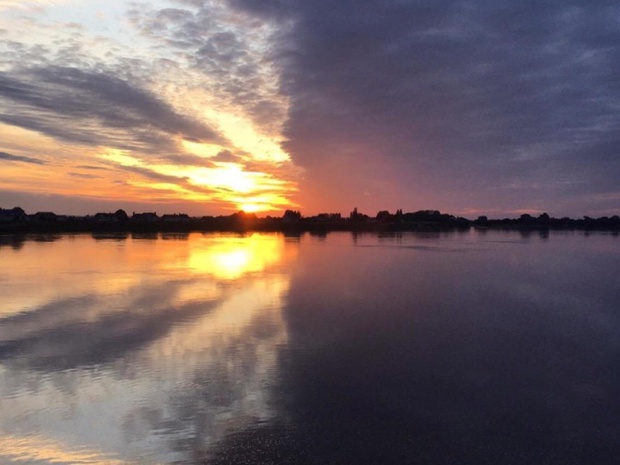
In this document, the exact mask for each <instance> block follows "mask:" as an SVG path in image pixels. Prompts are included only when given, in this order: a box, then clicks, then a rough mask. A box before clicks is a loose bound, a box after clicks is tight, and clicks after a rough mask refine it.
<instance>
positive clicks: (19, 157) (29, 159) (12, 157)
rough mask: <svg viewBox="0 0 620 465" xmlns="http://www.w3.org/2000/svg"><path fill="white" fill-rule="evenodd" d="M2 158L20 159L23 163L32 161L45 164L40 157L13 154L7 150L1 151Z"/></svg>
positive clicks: (0, 157) (0, 158) (0, 156)
mask: <svg viewBox="0 0 620 465" xmlns="http://www.w3.org/2000/svg"><path fill="white" fill-rule="evenodd" d="M0 160H8V161H18V162H22V163H32V164H34V165H44V164H45V162H44V161H43V160H39V159H38V158H32V157H23V156H21V155H11V154H10V153H6V152H0Z"/></svg>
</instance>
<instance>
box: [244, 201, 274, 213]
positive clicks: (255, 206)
mask: <svg viewBox="0 0 620 465" xmlns="http://www.w3.org/2000/svg"><path fill="white" fill-rule="evenodd" d="M238 207H239V209H240V210H243V211H244V212H246V213H257V212H262V211H266V210H269V207H268V206H267V205H262V204H259V203H240V204H239V205H238Z"/></svg>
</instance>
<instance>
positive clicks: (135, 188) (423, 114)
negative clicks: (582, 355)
mask: <svg viewBox="0 0 620 465" xmlns="http://www.w3.org/2000/svg"><path fill="white" fill-rule="evenodd" d="M326 8H327V6H326V5H323V3H322V2H301V3H299V2H278V1H273V2H271V1H255V0H235V1H231V0H222V1H219V0H218V1H206V0H205V1H203V0H196V1H193V0H192V1H189V0H153V1H150V2H147V3H136V2H130V1H126V0H119V1H114V2H108V3H106V4H103V3H101V2H97V1H95V0H0V12H1V13H2V14H1V15H0V169H2V174H3V176H1V177H0V204H1V205H0V208H12V207H14V206H21V207H23V208H24V209H25V210H26V211H28V213H35V212H36V211H49V210H56V211H57V213H60V214H78V215H84V214H93V213H95V212H97V211H115V210H117V209H119V208H122V209H124V210H126V211H138V212H139V211H156V212H157V213H158V214H160V215H161V214H165V213H178V212H184V213H188V214H189V215H191V216H205V215H206V216H219V215H227V214H230V213H231V212H236V211H238V210H240V209H243V210H245V211H248V212H256V213H261V214H269V215H278V216H281V215H282V214H283V213H284V211H285V210H286V209H291V208H293V209H299V210H300V211H302V212H303V214H304V215H308V216H312V215H315V214H318V213H322V212H340V213H343V214H345V215H346V213H347V212H349V211H351V210H352V209H353V208H356V207H357V208H358V209H359V211H360V212H364V213H365V214H369V215H376V213H377V212H378V211H382V210H386V209H387V210H389V211H395V210H396V209H404V210H405V211H416V210H421V209H437V210H440V211H444V212H449V213H451V214H454V215H468V217H470V218H471V217H472V216H473V215H477V214H479V215H491V216H493V217H501V216H514V215H515V214H516V213H515V212H519V211H532V212H549V214H551V215H555V216H557V217H562V216H576V217H581V216H583V215H586V214H587V215H590V216H600V215H605V216H613V215H615V214H617V213H618V211H617V205H618V202H620V190H619V189H618V183H617V179H618V177H619V176H620V168H619V167H620V164H618V163H617V160H618V156H617V149H616V147H617V146H618V143H617V142H618V141H617V131H615V128H617V127H618V124H619V122H620V118H619V116H618V112H617V110H616V109H617V108H618V105H619V104H620V103H619V102H620V93H619V92H618V89H617V86H616V85H615V82H616V80H617V76H616V74H617V73H615V72H614V70H615V68H614V66H615V63H617V62H618V48H619V47H618V43H619V41H618V37H617V36H618V30H620V22H619V20H618V17H617V14H616V12H615V10H614V9H613V8H612V7H610V6H607V5H603V4H601V5H598V4H596V5H594V4H593V5H589V6H587V7H586V6H581V5H579V6H574V5H572V3H571V4H560V3H557V4H553V5H550V6H549V8H548V9H546V8H542V7H541V10H540V11H539V10H538V7H537V6H536V5H534V4H531V5H530V4H521V3H519V2H516V1H512V0H511V1H509V2H508V3H507V4H505V5H504V4H502V6H500V7H498V8H496V9H495V8H488V6H486V5H484V4H469V3H467V2H452V3H451V2H448V3H445V2H439V3H437V4H433V6H432V7H430V6H429V9H428V11H427V9H426V7H423V5H422V4H420V3H419V2H415V1H413V2H404V3H403V2H400V1H395V0H387V1H384V2H380V1H371V2H370V3H367V4H366V3H365V4H364V6H363V7H362V6H360V5H358V4H357V3H356V2H353V1H352V0H351V1H349V0H346V1H345V3H343V4H342V6H341V7H339V8H338V9H337V10H336V11H332V12H331V14H330V15H326V11H325V9H326ZM517 17H518V18H519V21H513V19H514V18H517ZM425 18H426V19H425ZM507 18H511V19H507ZM532 18H536V21H535V22H532V21H531V19H532ZM506 24H510V25H511V26H510V27H508V28H506V27H505V25H506ZM369 27H371V29H372V34H369ZM511 28H512V29H511ZM24 31H27V34H25V33H24ZM490 37H492V38H494V39H493V40H491V41H490V40H489V38H490ZM559 38H561V39H559ZM263 216H264V215H263ZM471 219H474V218H471Z"/></svg>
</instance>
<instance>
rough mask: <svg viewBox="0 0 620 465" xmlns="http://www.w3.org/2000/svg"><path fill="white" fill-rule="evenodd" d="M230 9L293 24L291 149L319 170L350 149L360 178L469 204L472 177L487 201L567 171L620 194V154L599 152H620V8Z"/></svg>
mask: <svg viewBox="0 0 620 465" xmlns="http://www.w3.org/2000/svg"><path fill="white" fill-rule="evenodd" d="M231 3H232V4H233V5H234V6H236V7H238V8H242V9H244V10H245V11H247V12H249V13H251V14H258V15H260V16H261V17H265V16H267V17H272V18H273V19H274V20H275V21H277V20H280V19H282V18H285V19H286V21H283V22H282V24H283V25H284V24H290V25H292V27H290V28H287V29H285V30H284V32H283V33H282V35H281V37H280V39H279V42H278V43H277V44H276V50H275V52H274V56H275V57H276V62H277V63H278V65H279V66H280V69H281V72H282V81H281V85H282V90H283V91H284V92H285V93H286V94H288V95H289V96H290V97H291V109H290V115H289V116H290V118H289V121H288V125H287V130H286V135H287V136H288V138H289V143H288V146H287V147H288V149H289V150H290V151H291V153H292V154H293V156H294V160H295V161H296V162H297V163H300V164H302V165H304V166H306V167H307V168H309V169H310V170H313V169H316V170H317V172H318V171H320V167H321V166H323V165H324V163H326V162H333V160H334V159H335V158H336V159H337V158H338V157H343V156H345V155H346V148H347V147H349V148H350V147H353V149H354V150H355V157H356V158H357V160H356V161H357V162H358V163H360V166H362V167H363V165H364V161H365V160H371V159H372V160H379V159H380V160H382V162H383V163H385V164H387V165H393V166H395V167H397V169H396V171H398V172H397V173H396V176H397V179H395V182H396V183H398V182H400V183H401V184H405V183H406V181H407V180H410V179H413V178H415V179H417V180H418V181H420V182H421V184H422V185H424V184H426V186H425V187H430V186H431V185H432V186H434V187H435V188H439V189H452V188H455V189H457V190H459V192H460V193H461V194H462V195H463V196H464V197H468V196H469V195H470V192H472V189H471V187H472V186H471V179H472V178H473V179H475V180H476V182H477V183H479V184H480V185H478V186H476V190H477V191H478V193H479V196H481V197H484V196H485V195H488V193H489V192H491V189H493V188H495V187H501V186H503V185H505V184H506V183H511V182H520V181H523V180H526V179H528V178H529V177H535V178H537V180H539V181H540V182H541V183H543V181H545V180H549V181H550V182H553V181H556V180H557V179H556V176H557V173H558V172H560V173H562V176H564V172H565V171H566V169H565V167H566V166H569V165H570V166H571V167H572V169H573V170H572V173H569V174H567V176H569V177H570V178H571V179H572V180H573V181H575V180H577V179H580V176H581V175H580V172H579V170H580V169H585V168H587V169H588V171H589V172H590V173H591V176H592V178H590V181H592V182H593V183H594V182H595V183H605V184H606V185H607V186H609V187H612V186H613V188H614V189H615V190H616V192H617V191H618V188H617V185H618V183H617V179H618V178H620V161H619V160H620V156H619V155H618V151H617V148H616V149H615V150H614V149H612V150H611V153H608V152H607V151H604V152H600V151H599V150H600V144H601V143H603V145H605V146H606V147H614V146H615V147H618V146H620V133H619V132H618V127H619V126H620V112H619V111H618V108H620V80H618V77H617V76H618V75H619V74H620V69H619V68H620V64H619V63H620V19H619V16H618V14H617V3H615V2H596V3H585V2H579V1H568V2H556V1H546V2H517V1H512V0H511V1H503V2H473V3H472V2H462V1H439V2H427V1H410V2H402V1H396V0H387V1H386V0H381V1H362V2H360V1H358V0H344V1H339V2H331V1H326V0H317V1H312V2H304V1H290V2H279V1H277V2H276V1H274V2H268V1H263V0H260V1H259V0H232V1H231ZM601 157H603V158H605V160H606V161H605V162H603V163H598V162H597V161H595V160H597V159H599V158H601ZM515 160H516V161H518V162H519V163H518V164H520V169H519V170H517V171H513V167H514V164H515ZM344 167H346V168H347V169H348V170H349V171H350V170H351V168H352V167H351V164H349V163H345V164H344ZM353 168H354V167H353ZM414 173H419V174H420V175H423V176H419V177H418V178H416V175H415V174H414ZM339 174H340V175H341V176H342V177H344V176H345V175H348V173H345V172H341V173H339ZM333 175H334V176H337V175H338V173H334V174H333ZM374 175H375V173H366V174H365V176H366V179H367V178H371V177H372V176H374ZM429 178H432V183H431V182H430V181H429ZM360 179H364V173H362V174H361V175H360ZM356 187H357V188H359V187H360V186H356ZM466 187H467V188H468V189H469V190H468V191H467V192H465V191H463V190H462V189H463V188H466ZM338 188H339V189H341V188H342V186H340V185H339V186H338ZM352 188H353V187H352ZM550 195H551V194H550ZM470 199H471V200H474V199H473V197H471V198H470ZM550 200H551V199H550Z"/></svg>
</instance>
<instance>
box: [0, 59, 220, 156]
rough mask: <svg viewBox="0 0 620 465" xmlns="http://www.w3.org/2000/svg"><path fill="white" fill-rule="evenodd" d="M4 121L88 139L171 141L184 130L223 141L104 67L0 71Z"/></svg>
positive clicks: (130, 144)
mask: <svg viewBox="0 0 620 465" xmlns="http://www.w3.org/2000/svg"><path fill="white" fill-rule="evenodd" d="M0 99H1V100H3V101H4V102H5V104H4V105H3V106H2V110H0V121H2V122H4V123H8V124H12V125H15V126H20V127H23V128H27V129H31V130H35V131H39V132H42V133H44V134H47V135H50V136H53V137H56V138H59V139H62V140H66V141H70V142H78V143H84V144H101V145H104V144H105V145H113V146H115V147H117V148H127V149H136V148H145V147H147V148H153V147H162V146H170V145H171V144H172V141H171V137H173V136H176V135H181V136H184V137H189V138H192V139H196V140H201V141H211V142H219V141H221V138H220V137H219V135H218V134H217V133H216V132H215V131H214V130H212V129H211V128H209V127H207V126H205V125H204V124H202V123H200V122H198V121H195V120H193V119H192V118H189V117H187V116H184V115H181V114H179V113H178V112H176V111H175V110H174V109H173V108H172V107H171V106H170V105H168V104H167V103H166V102H164V101H163V100H162V99H160V98H158V97H157V96H155V95H154V94H152V93H151V92H149V91H148V90H146V89H143V88H141V87H140V86H139V85H137V84H134V83H131V82H129V81H126V80H123V79H119V78H117V77H115V76H112V75H110V74H105V73H104V72H101V71H91V70H81V69H77V68H68V67H44V68H30V69H22V70H14V71H12V72H5V73H1V74H0Z"/></svg>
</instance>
